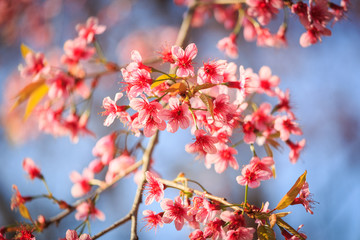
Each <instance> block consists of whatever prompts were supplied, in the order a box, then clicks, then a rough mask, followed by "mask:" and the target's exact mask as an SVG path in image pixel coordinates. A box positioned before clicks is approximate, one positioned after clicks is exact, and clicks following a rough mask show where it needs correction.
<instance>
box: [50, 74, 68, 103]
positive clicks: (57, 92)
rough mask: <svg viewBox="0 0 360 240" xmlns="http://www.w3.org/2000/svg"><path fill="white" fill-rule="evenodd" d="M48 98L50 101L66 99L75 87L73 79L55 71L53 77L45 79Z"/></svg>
mask: <svg viewBox="0 0 360 240" xmlns="http://www.w3.org/2000/svg"><path fill="white" fill-rule="evenodd" d="M46 81H47V84H48V85H49V86H50V87H49V92H48V96H49V98H51V99H57V98H61V97H63V98H64V99H65V98H67V97H68V96H69V94H70V91H71V90H72V89H73V88H74V86H75V79H74V78H72V77H70V76H69V75H67V74H65V73H64V72H62V71H57V72H56V73H55V74H54V76H53V77H50V78H47V80H46Z"/></svg>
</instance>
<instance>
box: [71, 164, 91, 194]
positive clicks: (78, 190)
mask: <svg viewBox="0 0 360 240" xmlns="http://www.w3.org/2000/svg"><path fill="white" fill-rule="evenodd" d="M93 178H94V173H93V172H92V171H90V170H89V169H87V168H85V169H84V170H83V174H82V175H80V173H78V172H76V171H73V172H72V173H71V174H70V180H71V181H72V182H73V183H74V185H73V186H72V188H71V195H72V196H73V197H74V198H78V197H81V196H84V195H85V194H86V193H88V192H90V190H91V185H90V181H91V180H92V179H93Z"/></svg>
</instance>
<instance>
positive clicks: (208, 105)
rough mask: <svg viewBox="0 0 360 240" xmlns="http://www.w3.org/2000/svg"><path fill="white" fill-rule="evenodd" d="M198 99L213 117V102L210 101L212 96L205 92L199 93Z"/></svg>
mask: <svg viewBox="0 0 360 240" xmlns="http://www.w3.org/2000/svg"><path fill="white" fill-rule="evenodd" d="M200 99H201V101H203V103H204V104H205V106H206V108H207V110H208V111H209V112H210V114H211V116H212V118H214V103H213V101H212V98H211V97H209V96H207V95H205V94H201V95H200Z"/></svg>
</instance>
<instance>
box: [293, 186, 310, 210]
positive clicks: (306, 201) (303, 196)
mask: <svg viewBox="0 0 360 240" xmlns="http://www.w3.org/2000/svg"><path fill="white" fill-rule="evenodd" d="M311 196H312V194H311V193H310V191H309V184H308V183H307V182H305V183H304V185H303V186H302V188H301V190H300V192H299V197H297V198H295V199H294V201H293V202H292V203H291V205H296V204H302V205H303V206H304V207H305V210H306V211H307V212H308V213H311V214H314V212H313V211H312V208H313V204H314V203H315V201H313V200H312V199H311Z"/></svg>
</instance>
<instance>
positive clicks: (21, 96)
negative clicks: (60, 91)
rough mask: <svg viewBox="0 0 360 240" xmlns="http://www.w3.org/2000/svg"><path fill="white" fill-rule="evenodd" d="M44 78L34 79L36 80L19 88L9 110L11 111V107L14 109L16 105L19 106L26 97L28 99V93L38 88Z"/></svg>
mask: <svg viewBox="0 0 360 240" xmlns="http://www.w3.org/2000/svg"><path fill="white" fill-rule="evenodd" d="M44 82H45V81H44V80H40V81H36V82H32V83H30V84H28V85H26V86H25V87H24V88H23V89H21V91H20V92H19V93H18V94H17V95H16V97H15V98H17V99H16V102H15V103H14V105H13V106H12V107H11V109H10V111H12V110H13V109H15V108H16V107H17V106H19V105H20V104H21V103H22V102H24V101H25V100H26V99H28V98H29V97H30V95H31V94H32V93H33V92H34V91H35V90H36V89H37V88H39V87H40V86H41V85H43V84H44Z"/></svg>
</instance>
